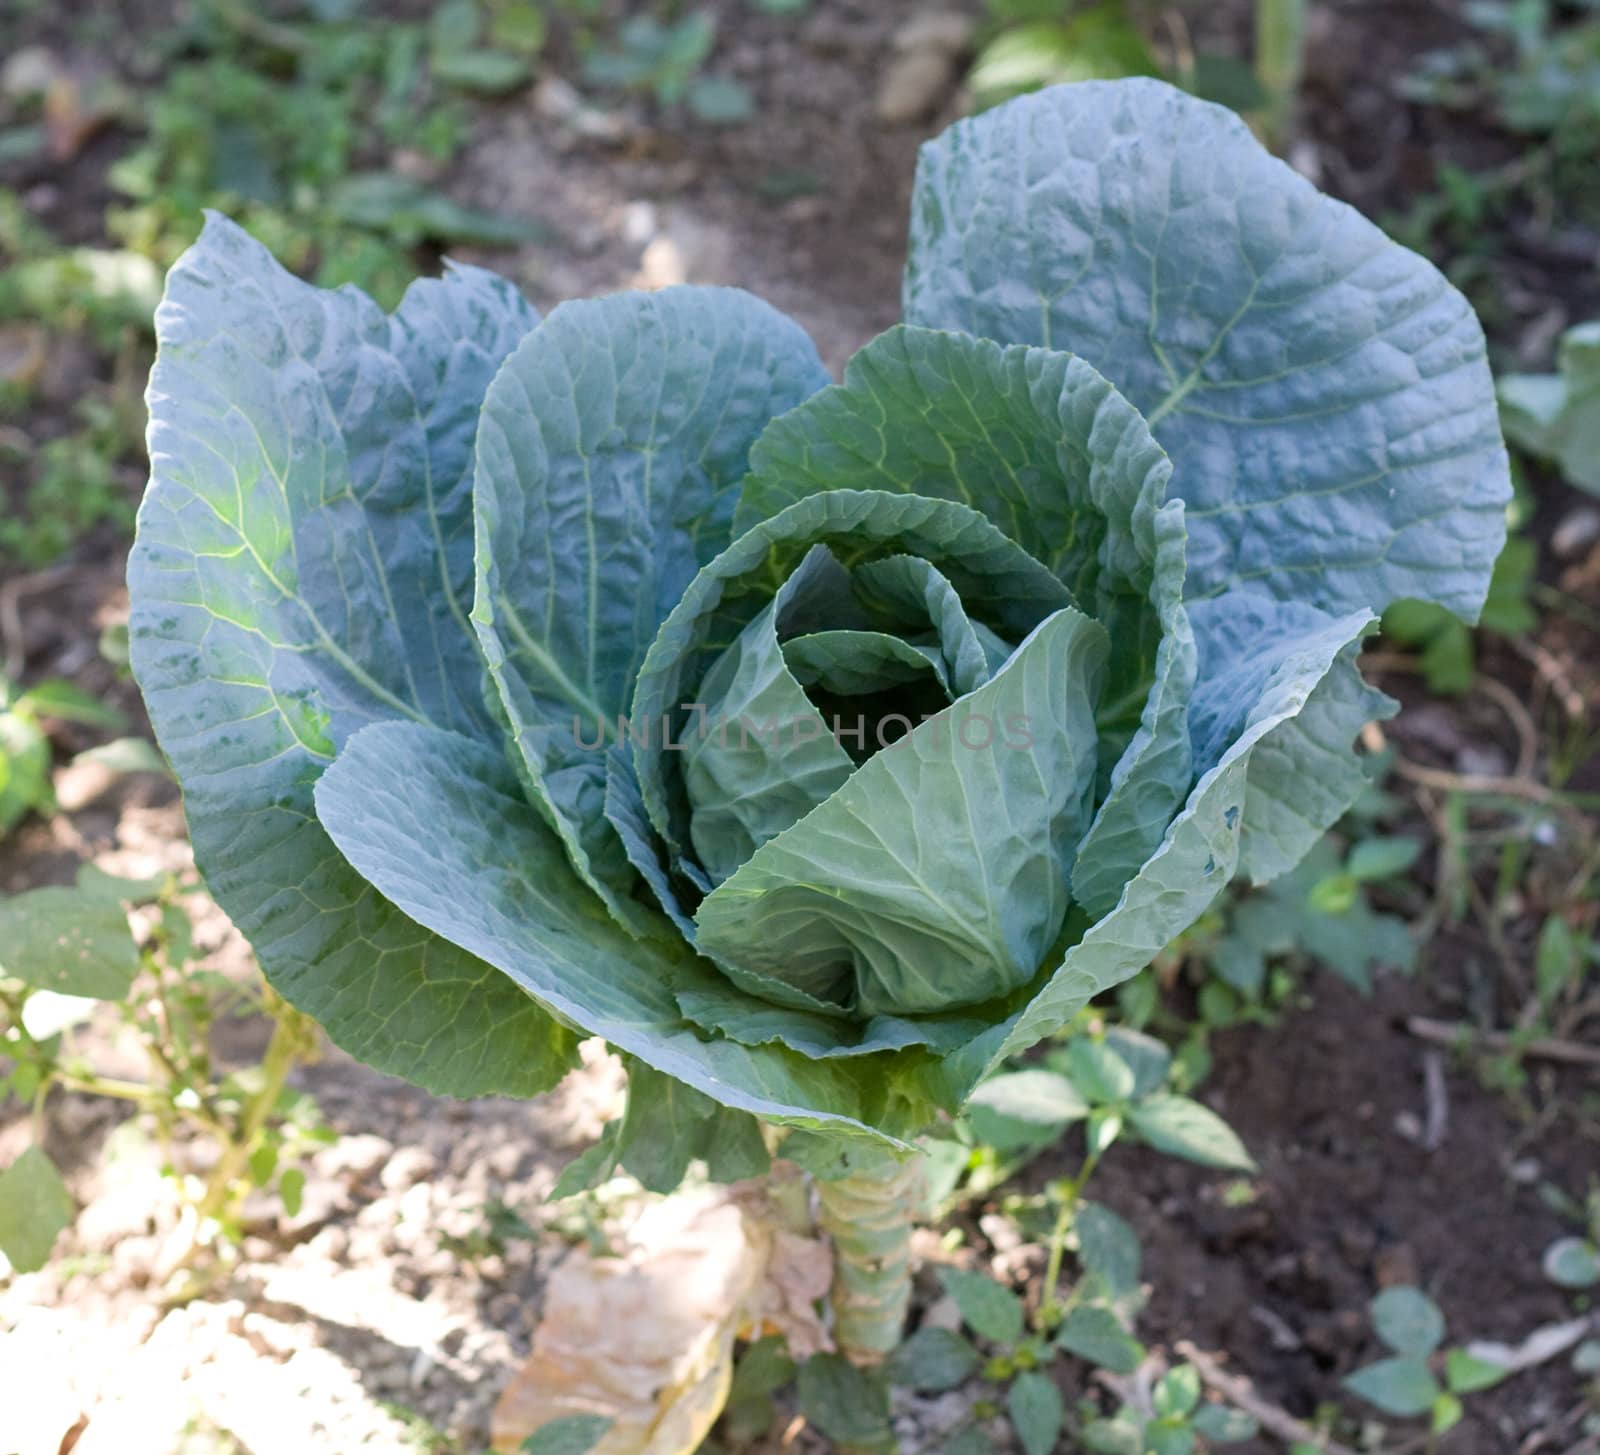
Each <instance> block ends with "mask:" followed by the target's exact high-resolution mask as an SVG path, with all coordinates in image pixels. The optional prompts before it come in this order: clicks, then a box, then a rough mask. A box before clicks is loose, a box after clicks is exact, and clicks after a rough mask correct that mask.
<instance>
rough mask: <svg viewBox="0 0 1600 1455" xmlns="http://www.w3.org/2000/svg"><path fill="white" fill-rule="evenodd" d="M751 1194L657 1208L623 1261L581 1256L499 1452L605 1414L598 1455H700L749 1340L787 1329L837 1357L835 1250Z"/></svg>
mask: <svg viewBox="0 0 1600 1455" xmlns="http://www.w3.org/2000/svg"><path fill="white" fill-rule="evenodd" d="M772 1213H773V1209H772V1208H771V1207H770V1206H768V1205H767V1203H766V1199H765V1198H764V1197H763V1196H762V1195H761V1194H760V1193H759V1192H758V1191H755V1190H752V1189H751V1188H749V1187H746V1188H745V1189H741V1190H738V1191H732V1192H730V1191H729V1190H727V1189H706V1190H704V1191H701V1192H695V1193H688V1194H680V1195H678V1196H675V1197H671V1198H667V1199H665V1200H663V1201H661V1202H658V1203H655V1204H653V1205H652V1206H650V1207H649V1208H648V1209H647V1210H646V1211H645V1212H644V1214H643V1215H642V1216H641V1217H640V1218H639V1220H638V1221H637V1223H635V1225H634V1226H633V1228H632V1229H631V1230H630V1232H629V1233H628V1240H627V1244H626V1247H625V1248H624V1250H623V1252H622V1254H621V1256H620V1257H615V1258H596V1257H594V1256H592V1255H591V1254H589V1253H588V1252H586V1251H584V1250H581V1249H577V1250H574V1251H573V1252H572V1253H571V1254H570V1255H569V1256H568V1257H567V1258H566V1259H565V1260H564V1261H563V1262H562V1263H561V1264H560V1265H559V1266H558V1267H557V1268H556V1270H555V1272H554V1273H553V1274H552V1275H551V1277H550V1281H549V1283H548V1285H547V1286H546V1289H545V1300H544V1313H543V1317H542V1318H541V1319H540V1321H539V1327H538V1329H537V1330H536V1331H535V1333H534V1336H533V1352H532V1353H531V1354H530V1355H529V1357H528V1361H527V1363H526V1364H524V1365H523V1367H522V1368H521V1369H520V1370H519V1371H518V1372H517V1374H516V1376H515V1378H514V1379H513V1380H512V1381H511V1383H510V1384H509V1385H508V1386H507V1388H506V1390H505V1393H504V1394H502V1395H501V1397H500V1402H499V1404H498V1405H497V1406H496V1407H495V1412H494V1419H493V1422H492V1444H493V1446H494V1448H495V1449H496V1450H497V1451H514V1450H516V1449H517V1448H518V1446H519V1445H521V1444H522V1442H523V1441H524V1440H526V1439H527V1438H528V1436H529V1435H531V1434H532V1433H533V1432H534V1431H535V1430H537V1429H538V1428H539V1427H540V1426H541V1425H545V1424H548V1423H549V1422H550V1421H551V1420H555V1419H560V1418H561V1417H562V1416H564V1415H575V1414H596V1415H604V1416H606V1417H607V1418H609V1419H610V1420H611V1421H612V1425H611V1428H610V1429H609V1430H608V1431H607V1433H606V1434H605V1436H604V1437H603V1438H602V1439H601V1440H600V1441H599V1443H598V1444H596V1446H595V1447H594V1451H593V1455H688V1452H690V1451H693V1450H695V1449H696V1448H697V1447H698V1446H699V1445H700V1443H701V1441H702V1440H704V1439H705V1437H706V1435H707V1434H708V1433H709V1431H710V1429H711V1426H712V1425H713V1424H715V1423H716V1420H717V1416H718V1415H720V1414H721V1413H722V1407H723V1405H724V1404H725V1403H726V1402H727V1398H728V1387H729V1385H730V1383H731V1382H732V1379H733V1352H734V1341H735V1339H736V1338H737V1337H738V1336H740V1335H741V1334H750V1335H754V1334H756V1333H762V1332H780V1333H783V1334H784V1335H785V1336H786V1337H788V1338H789V1340H790V1346H791V1349H792V1351H793V1352H794V1353H795V1354H796V1356H797V1357H804V1356H806V1355H809V1354H811V1353H815V1352H816V1351H817V1350H819V1349H825V1348H828V1347H829V1344H828V1335H827V1332H826V1330H825V1329H824V1328H823V1326H822V1324H821V1322H820V1320H819V1319H818V1316H817V1312H816V1308H815V1306H814V1305H815V1301H816V1300H817V1299H819V1298H821V1297H822V1296H823V1295H824V1294H826V1292H827V1289H828V1278H829V1276H830V1270H831V1263H830V1262H829V1255H828V1250H827V1248H826V1246H825V1245H822V1244H820V1243H818V1242H816V1241H815V1240H814V1239H810V1238H807V1237H804V1236H802V1235H801V1234H799V1233H796V1232H793V1231H791V1230H790V1229H789V1228H786V1227H782V1226H778V1225H777V1223H776V1222H775V1221H774V1219H773V1217H772Z"/></svg>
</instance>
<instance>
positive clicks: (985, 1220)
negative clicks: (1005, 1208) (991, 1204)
mask: <svg viewBox="0 0 1600 1455" xmlns="http://www.w3.org/2000/svg"><path fill="white" fill-rule="evenodd" d="M978 1226H979V1227H980V1228H982V1229H983V1236H984V1237H986V1238H987V1239H988V1240H989V1242H990V1244H991V1245H993V1247H994V1250H995V1252H997V1253H1009V1252H1011V1251H1012V1250H1013V1249H1014V1248H1020V1247H1021V1246H1022V1234H1021V1232H1020V1231H1019V1230H1018V1228H1017V1225H1016V1224H1015V1223H1014V1222H1012V1221H1011V1219H1010V1218H1007V1217H1002V1216H1001V1215H1000V1214H999V1213H985V1214H984V1215H983V1216H982V1217H981V1218H979V1219H978Z"/></svg>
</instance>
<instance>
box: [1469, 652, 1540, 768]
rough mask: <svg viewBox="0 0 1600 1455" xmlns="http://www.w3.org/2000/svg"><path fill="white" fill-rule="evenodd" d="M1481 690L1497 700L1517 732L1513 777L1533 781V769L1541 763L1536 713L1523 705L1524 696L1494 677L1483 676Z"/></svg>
mask: <svg viewBox="0 0 1600 1455" xmlns="http://www.w3.org/2000/svg"><path fill="white" fill-rule="evenodd" d="M1478 690H1479V691H1480V692H1482V693H1483V695H1484V696H1485V697H1491V698H1493V699H1494V703H1495V706H1496V707H1498V708H1499V709H1500V711H1501V712H1503V713H1505V715H1506V716H1507V717H1508V718H1509V719H1510V720H1511V726H1512V728H1513V729H1515V731H1516V734H1517V766H1516V771H1515V772H1513V773H1512V775H1511V776H1512V777H1513V778H1515V779H1517V780H1519V781H1521V782H1532V781H1533V770H1534V769H1535V768H1536V767H1537V766H1538V763H1539V729H1538V727H1537V726H1536V725H1535V723H1534V721H1533V714H1532V713H1530V712H1529V711H1528V709H1527V708H1526V707H1524V706H1523V704H1522V699H1521V698H1520V697H1518V696H1517V694H1516V693H1515V692H1513V691H1512V690H1511V689H1510V688H1509V687H1507V686H1506V685H1505V683H1504V682H1497V681H1495V679H1494V678H1493V677H1479V679H1478Z"/></svg>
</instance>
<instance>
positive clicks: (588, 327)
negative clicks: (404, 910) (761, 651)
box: [472, 288, 828, 923]
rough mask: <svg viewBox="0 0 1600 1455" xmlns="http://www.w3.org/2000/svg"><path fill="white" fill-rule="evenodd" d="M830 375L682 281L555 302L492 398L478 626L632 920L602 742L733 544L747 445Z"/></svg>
mask: <svg viewBox="0 0 1600 1455" xmlns="http://www.w3.org/2000/svg"><path fill="white" fill-rule="evenodd" d="M827 382H828V376H827V374H826V373H825V372H824V370H823V368H822V364H821V361H820V360H819V359H818V358H817V351H816V348H815V347H814V345H813V344H812V342H811V340H810V339H809V338H807V337H806V335H805V333H804V332H803V331H802V330H801V329H800V328H799V327H798V326H797V325H796V324H794V323H792V322H791V321H790V320H789V319H787V318H785V317H784V316H783V315H782V314H780V313H778V312H777V311H776V310H775V309H773V308H771V307H770V306H769V305H767V304H765V303H763V302H761V301H760V300H759V299H757V298H753V297H752V296H750V295H749V294H748V293H741V292H739V291H738V290H736V289H731V288H672V289H668V290H666V291H665V292H661V293H625V294H618V295H616V296H614V297H611V298H603V299H598V300H594V301H585V302H576V303H566V304H563V305H562V306H561V307H559V308H557V309H556V310H555V311H554V312H553V313H552V314H551V315H550V317H549V319H548V320H546V322H545V323H544V325H543V327H541V328H540V329H538V330H537V331H536V332H535V333H532V334H530V335H529V336H528V338H527V339H526V340H524V342H523V344H522V346H521V347H520V348H519V349H518V350H517V351H516V352H515V353H514V354H513V355H512V356H511V358H510V359H508V360H507V361H506V364H505V367H504V368H502V369H501V370H500V372H499V374H498V376H497V377H496V378H495V380H494V383H493V385H492V386H491V387H490V389H489V391H488V397H487V398H486V399H485V401H484V405H483V422H482V425H481V427H480V430H479V435H478V465H477V478H476V484H475V495H476V508H477V540H478V551H477V564H478V580H477V598H476V602H475V604H474V607H473V613H472V614H473V621H474V623H475V624H476V626H477V629H478V635H479V639H480V640H481V642H482V644H483V649H484V654H485V656H486V658H487V660H488V663H489V668H490V671H491V673H492V674H493V677H494V682H495V686H496V689H497V690H498V692H499V695H500V700H501V703H502V705H503V707H504V710H505V713H506V715H507V718H508V720H509V723H510V727H511V736H512V737H513V738H514V740H515V743H516V747H517V749H518V752H519V753H520V756H521V759H522V763H523V766H524V767H525V769H526V771H527V778H528V783H529V787H530V789H531V792H532V795H533V797H534V801H535V802H536V803H538V804H539V805H540V807H541V809H542V810H543V811H544V812H545V814H546V816H547V818H548V820H549V821H550V822H551V823H552V825H553V826H554V827H555V828H556V831H557V832H558V833H559V834H560V836H561V838H562V840H563V842H564V843H565V844H566V846H567V851H568V853H569V855H570V856H571V858H572V861H573V864H574V866H575V867H576V868H577V870H578V872H579V874H580V875H581V876H582V877H583V879H584V880H585V882H587V883H588V884H589V885H590V887H591V888H593V889H594V890H596V891H597V892H598V893H600V894H601V895H602V897H604V898H605V900H606V902H607V903H608V905H609V906H610V907H611V909H612V912H613V913H614V914H617V915H618V917H619V918H621V919H623V920H624V921H627V922H634V923H637V911H636V907H635V906H634V905H633V903H632V902H631V901H630V900H629V899H628V897H627V896H628V890H629V887H630V885H631V883H632V878H633V876H632V872H631V870H630V869H629V865H628V860H627V857H626V855H625V853H624V846H623V844H622V843H621V842H620V841H619V840H618V838H617V836H616V833H615V831H614V830H613V829H612V827H611V826H610V824H609V823H608V821H607V819H606V816H605V811H604V799H605V777H606V773H605V740H606V738H607V737H609V736H613V735H614V734H615V732H616V725H617V719H618V716H619V715H620V714H623V713H625V712H626V711H627V708H628V703H629V699H630V698H631V696H632V693H633V683H634V679H635V677H636V676H637V675H638V671H639V666H640V664H641V663H642V662H643V660H644V655H645V652H646V650H647V649H648V648H649V645H650V643H651V641H652V640H653V639H654V637H655V634H656V629H657V628H658V627H659V626H660V624H661V621H662V619H663V618H664V617H665V616H666V615H667V613H668V612H669V611H670V610H671V609H672V607H673V606H674V605H675V604H676V602H677V600H678V598H679V596H681V595H682V593H683V589H684V587H686V586H687V585H688V584H689V582H690V581H691V580H693V579H694V576H695V573H696V572H697V571H698V570H699V569H700V567H702V566H703V565H705V564H706V562H708V561H709V560H710V559H711V558H712V557H713V556H715V555H716V554H717V553H718V552H719V551H720V550H722V548H723V547H724V546H726V545H727V543H728V523H729V520H730V518H731V517H732V514H733V506H734V498H735V493H736V491H737V488H738V484H739V481H740V480H742V479H743V477H744V475H745V471H746V468H747V465H748V458H749V453H750V446H751V444H752V442H753V441H754V440H755V438H756V436H757V435H758V434H760V432H761V430H762V429H763V428H764V427H765V426H766V424H767V422H768V421H769V420H770V419H771V418H772V417H773V416H774V415H775V414H781V413H783V412H784V411H786V410H788V409H790V408H792V407H793V406H794V405H796V404H798V403H800V401H801V400H803V399H805V398H806V397H807V396H808V395H811V394H814V393H815V392H816V391H817V390H818V389H820V388H822V387H823V386H824V385H825V384H826V383H827ZM608 724H609V729H608V726H607V725H608ZM591 743H592V744H594V746H592V747H589V746H587V745H588V744H591Z"/></svg>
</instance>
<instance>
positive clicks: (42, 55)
mask: <svg viewBox="0 0 1600 1455" xmlns="http://www.w3.org/2000/svg"><path fill="white" fill-rule="evenodd" d="M59 74H60V68H59V66H58V65H57V63H56V58H55V56H54V55H52V54H51V52H50V49H49V47H48V46H42V45H25V46H23V47H21V48H20V49H18V50H14V51H12V53H11V54H10V55H9V56H7V57H6V60H5V64H4V65H3V66H0V95H3V96H4V97H5V98H6V99H7V100H8V101H26V100H28V99H29V98H30V97H32V96H43V95H44V94H45V92H47V91H48V90H49V89H50V87H51V86H52V85H54V84H55V80H56V77H57V76H58V75H59Z"/></svg>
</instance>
